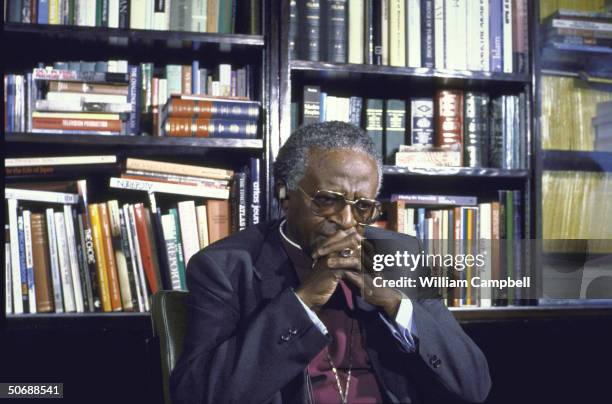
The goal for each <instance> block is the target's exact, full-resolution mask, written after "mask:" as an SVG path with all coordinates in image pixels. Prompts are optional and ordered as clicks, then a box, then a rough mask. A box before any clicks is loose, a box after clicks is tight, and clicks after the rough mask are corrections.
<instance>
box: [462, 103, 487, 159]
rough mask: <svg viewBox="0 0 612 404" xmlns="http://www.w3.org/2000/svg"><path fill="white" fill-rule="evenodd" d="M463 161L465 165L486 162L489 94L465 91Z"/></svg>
mask: <svg viewBox="0 0 612 404" xmlns="http://www.w3.org/2000/svg"><path fill="white" fill-rule="evenodd" d="M464 108H465V109H464V114H463V115H464V130H463V131H464V134H465V142H464V143H465V144H464V147H463V163H464V165H465V166H466V167H485V166H486V165H487V162H488V156H487V151H488V142H487V141H488V139H489V96H488V95H487V94H484V93H475V92H467V93H465V105H464Z"/></svg>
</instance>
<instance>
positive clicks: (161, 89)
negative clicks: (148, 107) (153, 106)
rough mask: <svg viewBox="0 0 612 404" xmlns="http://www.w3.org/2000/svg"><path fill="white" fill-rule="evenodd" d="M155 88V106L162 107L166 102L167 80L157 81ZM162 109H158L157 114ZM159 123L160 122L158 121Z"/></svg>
mask: <svg viewBox="0 0 612 404" xmlns="http://www.w3.org/2000/svg"><path fill="white" fill-rule="evenodd" d="M157 83H158V88H157V90H158V91H157V105H159V106H160V107H163V106H164V105H166V102H168V79H159V81H158V82H157ZM162 110H163V108H160V109H159V113H160V114H161V113H162ZM160 121H161V120H160Z"/></svg>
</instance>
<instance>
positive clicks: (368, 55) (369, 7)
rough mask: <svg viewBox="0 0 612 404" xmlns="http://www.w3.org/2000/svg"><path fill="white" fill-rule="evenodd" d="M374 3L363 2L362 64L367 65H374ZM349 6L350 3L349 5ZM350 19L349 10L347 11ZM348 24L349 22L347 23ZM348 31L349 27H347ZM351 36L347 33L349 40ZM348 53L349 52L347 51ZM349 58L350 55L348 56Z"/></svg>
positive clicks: (371, 0) (372, 1)
mask: <svg viewBox="0 0 612 404" xmlns="http://www.w3.org/2000/svg"><path fill="white" fill-rule="evenodd" d="M374 3H375V0H364V6H363V7H364V9H363V13H364V28H363V29H364V44H363V46H364V48H363V57H364V61H363V62H364V63H365V64H368V65H373V64H374V24H375V23H374ZM349 4H350V3H349ZM349 18H350V9H349ZM349 24H350V21H349ZM349 29H350V27H349ZM350 38H352V35H351V34H350V33H349V40H350ZM349 53H350V50H349ZM349 57H350V54H349Z"/></svg>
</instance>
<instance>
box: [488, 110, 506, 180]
mask: <svg viewBox="0 0 612 404" xmlns="http://www.w3.org/2000/svg"><path fill="white" fill-rule="evenodd" d="M502 104H503V103H502V99H501V98H495V99H493V100H492V101H491V117H490V122H489V128H490V136H489V137H490V142H489V158H488V160H489V167H496V168H502V156H503V155H502V150H503V125H502V123H503V115H502V113H503V105H502Z"/></svg>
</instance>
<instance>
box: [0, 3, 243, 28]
mask: <svg viewBox="0 0 612 404" xmlns="http://www.w3.org/2000/svg"><path fill="white" fill-rule="evenodd" d="M236 2H237V0H173V1H169V0H167V1H155V0H11V1H7V2H6V3H7V10H6V14H5V15H6V19H5V20H6V21H10V22H22V23H31V24H50V25H77V26H82V27H108V28H126V29H127V28H131V29H149V30H151V29H154V30H164V31H167V30H170V31H192V32H215V33H224V34H231V33H233V32H234V30H235V27H236V12H237V11H236V6H237V5H236ZM254 12H255V11H254Z"/></svg>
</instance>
